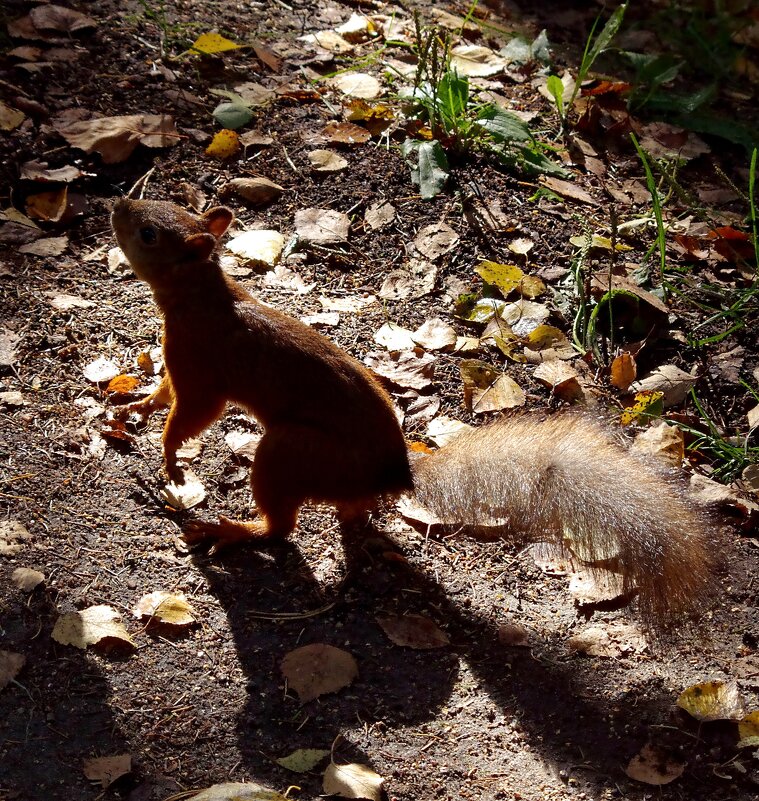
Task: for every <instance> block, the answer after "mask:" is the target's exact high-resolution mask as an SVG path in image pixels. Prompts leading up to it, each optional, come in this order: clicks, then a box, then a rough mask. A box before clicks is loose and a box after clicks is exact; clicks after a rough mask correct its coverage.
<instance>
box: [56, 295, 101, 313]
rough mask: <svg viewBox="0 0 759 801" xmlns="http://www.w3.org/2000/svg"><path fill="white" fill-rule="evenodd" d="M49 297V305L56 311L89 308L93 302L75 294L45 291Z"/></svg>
mask: <svg viewBox="0 0 759 801" xmlns="http://www.w3.org/2000/svg"><path fill="white" fill-rule="evenodd" d="M45 294H46V295H47V296H48V297H49V298H50V305H51V306H52V307H53V308H54V309H58V311H64V312H65V311H71V310H72V309H90V308H92V307H93V306H94V305H95V304H94V303H93V302H92V301H91V300H85V298H80V297H77V296H76V295H62V294H60V293H59V292H55V291H52V292H46V293H45Z"/></svg>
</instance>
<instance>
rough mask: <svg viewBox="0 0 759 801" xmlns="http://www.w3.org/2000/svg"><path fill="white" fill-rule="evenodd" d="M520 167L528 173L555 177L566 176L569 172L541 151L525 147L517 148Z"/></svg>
mask: <svg viewBox="0 0 759 801" xmlns="http://www.w3.org/2000/svg"><path fill="white" fill-rule="evenodd" d="M519 157H520V161H519V164H520V166H521V168H522V169H523V170H524V171H525V172H527V173H530V174H534V175H539V174H541V173H542V174H544V175H555V176H556V177H557V178H568V177H569V175H570V173H569V172H568V171H567V170H565V169H564V168H563V167H562V166H561V165H560V164H557V163H556V162H555V161H551V159H549V158H548V156H544V155H543V154H542V153H536V152H535V151H534V150H530V149H529V148H527V147H523V148H520V150H519Z"/></svg>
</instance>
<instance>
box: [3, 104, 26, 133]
mask: <svg viewBox="0 0 759 801" xmlns="http://www.w3.org/2000/svg"><path fill="white" fill-rule="evenodd" d="M25 119H26V114H24V112H23V111H19V110H18V109H17V108H13V107H12V106H8V105H6V104H5V103H3V101H2V100H0V131H13V130H15V129H16V128H18V126H19V125H21V123H22V122H23V121H24V120H25Z"/></svg>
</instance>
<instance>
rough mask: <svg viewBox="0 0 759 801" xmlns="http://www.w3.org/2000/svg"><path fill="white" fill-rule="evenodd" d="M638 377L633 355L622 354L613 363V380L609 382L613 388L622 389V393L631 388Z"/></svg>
mask: <svg viewBox="0 0 759 801" xmlns="http://www.w3.org/2000/svg"><path fill="white" fill-rule="evenodd" d="M637 375H638V368H637V365H636V363H635V357H634V356H633V355H632V354H631V353H627V352H623V353H620V354H619V356H616V357H615V358H614V361H613V362H612V363H611V378H610V379H609V380H610V381H611V384H612V386H614V387H616V388H617V389H621V390H622V392H625V391H626V390H627V389H628V388H629V386H630V384H632V382H633V381H635V378H636V376H637Z"/></svg>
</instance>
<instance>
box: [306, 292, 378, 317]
mask: <svg viewBox="0 0 759 801" xmlns="http://www.w3.org/2000/svg"><path fill="white" fill-rule="evenodd" d="M376 302H377V298H376V297H375V296H374V295H363V296H362V295H352V296H350V297H345V298H328V297H325V296H324V295H321V296H320V297H319V303H321V305H322V306H323V307H324V309H325V310H326V311H336V312H346V313H351V312H360V311H363V310H364V309H366V308H367V307H368V306H373V305H374V304H375V303H376Z"/></svg>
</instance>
